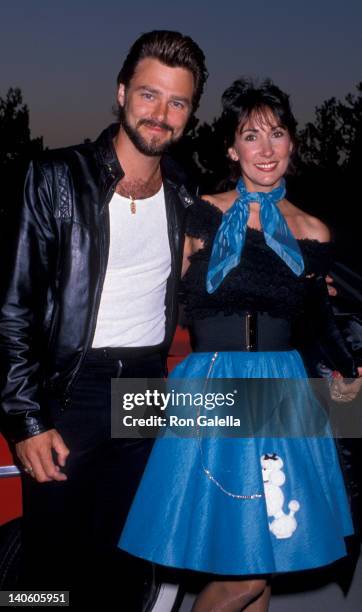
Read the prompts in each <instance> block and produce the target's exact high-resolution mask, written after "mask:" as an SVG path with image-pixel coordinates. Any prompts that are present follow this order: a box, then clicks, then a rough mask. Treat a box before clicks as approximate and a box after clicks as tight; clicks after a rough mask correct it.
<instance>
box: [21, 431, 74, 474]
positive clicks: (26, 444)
mask: <svg viewBox="0 0 362 612" xmlns="http://www.w3.org/2000/svg"><path fill="white" fill-rule="evenodd" d="M52 451H54V452H55V453H56V455H57V463H54V460H53V454H52ZM16 453H17V455H18V457H19V459H20V461H21V462H22V464H23V466H24V469H25V471H26V472H28V473H29V474H30V475H31V476H33V478H35V480H37V481H38V482H50V481H51V480H67V476H66V475H65V474H64V473H63V472H62V471H61V470H60V467H59V466H61V467H64V466H65V462H66V460H67V457H68V455H69V449H68V448H67V447H66V445H65V444H64V441H63V438H62V437H61V435H60V434H58V432H57V430H56V429H49V431H45V432H44V433H41V434H38V435H37V436H33V437H32V438H27V439H26V440H23V441H22V442H18V444H17V445H16Z"/></svg>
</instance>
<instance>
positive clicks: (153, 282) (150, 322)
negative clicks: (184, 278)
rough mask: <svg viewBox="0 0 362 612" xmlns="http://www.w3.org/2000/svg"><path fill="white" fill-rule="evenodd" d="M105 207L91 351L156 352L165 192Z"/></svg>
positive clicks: (160, 330) (160, 331)
mask: <svg viewBox="0 0 362 612" xmlns="http://www.w3.org/2000/svg"><path fill="white" fill-rule="evenodd" d="M130 204H131V201H130V200H129V199H128V198H125V197H123V196H120V195H118V194H117V193H115V194H114V195H113V197H112V200H111V201H110V203H109V214H110V248H109V259H108V265H107V271H106V277H105V280H104V285H103V291H102V296H101V302H100V307H99V312H98V318H97V325H96V331H95V336H94V340H93V344H92V347H93V348H100V347H107V346H108V347H111V346H112V347H125V346H154V345H156V344H159V343H160V342H162V341H163V339H164V337H165V294H166V281H167V279H168V277H169V274H170V271H171V253H170V245H169V240H168V232H167V219H166V210H165V197H164V191H163V186H162V187H161V189H160V191H159V192H158V193H156V194H155V195H154V196H152V197H151V198H146V199H144V200H136V212H135V214H132V212H131V205H130Z"/></svg>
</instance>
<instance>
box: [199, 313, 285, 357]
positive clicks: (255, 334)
mask: <svg viewBox="0 0 362 612" xmlns="http://www.w3.org/2000/svg"><path fill="white" fill-rule="evenodd" d="M190 336H191V346H192V348H193V350H194V351H195V352H199V353H201V352H202V353H213V352H215V351H290V350H291V348H292V347H291V343H290V336H291V326H290V322H289V321H287V320H286V319H280V318H275V317H271V316H270V315H268V314H267V313H262V312H244V313H240V314H238V313H235V314H232V315H225V314H224V313H218V314H217V315H214V316H212V317H206V318H204V319H197V320H194V321H193V323H192V326H191V329H190Z"/></svg>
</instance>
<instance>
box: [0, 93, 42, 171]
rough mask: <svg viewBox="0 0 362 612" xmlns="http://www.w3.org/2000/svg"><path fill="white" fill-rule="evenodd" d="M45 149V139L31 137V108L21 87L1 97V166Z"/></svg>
mask: <svg viewBox="0 0 362 612" xmlns="http://www.w3.org/2000/svg"><path fill="white" fill-rule="evenodd" d="M42 149H43V139H42V138H34V139H32V138H31V137H30V128H29V110H28V107H27V106H26V104H23V97H22V93H21V90H20V89H19V88H12V87H11V88H10V89H9V90H8V92H7V94H6V96H5V98H1V97H0V167H2V168H3V167H4V166H7V165H8V164H9V163H10V162H13V161H16V160H18V159H19V158H26V157H30V156H31V155H32V154H34V153H36V152H38V151H41V150H42Z"/></svg>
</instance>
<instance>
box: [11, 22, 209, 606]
mask: <svg viewBox="0 0 362 612" xmlns="http://www.w3.org/2000/svg"><path fill="white" fill-rule="evenodd" d="M206 78H207V71H206V67H205V61H204V55H203V53H202V51H201V50H200V48H199V47H198V46H197V45H196V44H195V42H194V41H192V40H191V39H190V38H189V37H186V36H183V35H181V34H179V33H177V32H169V31H153V32H149V33H146V34H144V35H143V36H141V37H140V38H139V39H138V40H137V41H136V42H135V43H134V45H133V46H132V47H131V49H130V51H129V54H128V56H127V58H126V60H125V62H124V64H123V66H122V69H121V71H120V73H119V75H118V94H117V98H118V106H119V119H120V122H119V124H117V125H113V126H111V127H109V128H108V129H106V130H105V131H104V132H103V133H102V134H101V136H100V137H99V138H98V140H97V141H96V142H95V143H89V144H83V145H79V146H76V147H70V148H68V149H63V150H58V151H53V152H49V153H47V154H45V156H44V158H42V159H41V160H40V161H39V162H37V163H32V164H31V165H30V169H29V171H28V174H27V178H26V182H25V187H24V201H23V203H22V205H21V207H20V212H19V219H18V222H17V231H16V238H15V239H14V241H13V242H12V252H11V253H10V256H9V253H8V254H7V261H8V265H7V267H6V269H5V274H4V280H3V282H2V303H1V312H0V347H1V356H2V361H3V364H4V366H3V371H2V376H4V382H3V384H2V402H3V403H2V407H3V412H4V414H5V417H6V418H5V423H6V429H7V433H8V438H9V439H10V440H11V441H12V443H13V444H15V448H16V453H17V456H18V458H19V461H20V464H21V465H22V467H23V469H24V471H25V472H26V473H27V474H26V475H25V477H24V478H23V504H24V534H23V541H24V555H25V558H24V577H23V581H22V585H21V587H22V588H29V589H69V588H70V589H71V588H72V587H74V591H73V593H74V594H75V593H79V591H80V590H81V589H83V591H82V592H81V593H80V594H79V596H80V598H86V595H87V589H91V593H90V595H91V596H92V597H93V591H94V590H95V589H96V590H97V591H98V593H99V594H100V596H101V597H102V598H106V597H107V592H106V590H108V591H109V590H111V591H112V588H113V589H114V593H108V595H109V598H110V599H111V600H112V598H114V600H117V603H118V605H120V606H121V608H122V605H121V602H122V601H125V599H126V587H127V586H128V585H129V583H130V582H132V580H131V573H132V571H134V572H135V574H138V573H139V567H138V566H137V567H136V568H135V569H134V570H133V568H132V566H131V559H129V560H127V563H126V564H125V563H123V565H122V569H120V567H119V565H117V563H118V559H119V555H121V553H120V551H118V550H117V549H116V544H117V541H118V538H119V535H120V531H121V529H122V524H123V522H124V520H125V518H126V515H127V512H128V509H129V506H130V504H131V501H132V498H133V495H134V493H135V491H136V489H137V485H138V482H139V480H140V477H141V475H142V472H143V469H144V466H145V463H146V461H147V457H148V454H149V451H150V440H132V441H131V440H125V439H111V436H110V381H111V378H112V377H115V376H124V377H163V376H164V375H165V371H166V370H165V368H166V366H165V360H166V356H167V351H168V347H169V345H170V342H171V340H172V336H173V333H174V330H175V325H176V320H177V299H176V293H177V281H178V278H179V276H180V269H181V261H182V249H183V234H184V217H185V212H186V209H187V207H188V206H189V205H190V204H192V197H191V196H190V195H189V194H188V192H187V190H186V188H185V186H184V178H183V176H182V174H181V173H180V171H179V170H178V169H177V168H176V167H175V166H174V165H173V163H172V162H171V160H170V159H169V158H167V156H165V155H164V153H165V151H166V149H167V148H168V147H169V146H170V145H171V144H172V143H174V142H176V141H177V140H178V139H179V138H180V137H181V136H182V134H183V132H184V130H185V127H186V125H187V123H188V121H189V119H190V117H191V115H192V113H193V112H194V111H195V110H196V108H197V106H198V103H199V99H200V96H201V94H202V91H203V87H204V84H205V80H206ZM150 527H151V526H150ZM129 568H132V571H131V572H130V571H128V574H127V570H129ZM138 592H139V593H140V594H141V591H140V589H138ZM71 594H72V593H71ZM88 594H89V593H88ZM113 596H114V597H113ZM127 598H129V593H128V594H127ZM73 601H74V598H73ZM140 605H141V604H140V603H139V602H133V604H131V603H130V601H128V603H127V610H132V609H135V610H138V609H140Z"/></svg>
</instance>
